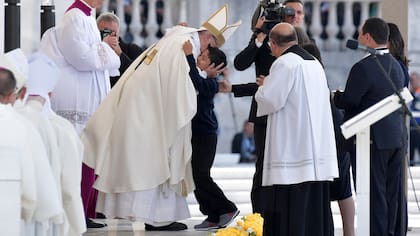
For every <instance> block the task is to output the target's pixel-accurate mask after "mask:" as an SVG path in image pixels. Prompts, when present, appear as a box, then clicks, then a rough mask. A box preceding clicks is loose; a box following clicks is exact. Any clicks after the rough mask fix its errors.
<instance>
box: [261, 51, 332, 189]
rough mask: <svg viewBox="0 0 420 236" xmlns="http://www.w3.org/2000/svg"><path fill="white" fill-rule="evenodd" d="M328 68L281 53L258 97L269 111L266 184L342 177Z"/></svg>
mask: <svg viewBox="0 0 420 236" xmlns="http://www.w3.org/2000/svg"><path fill="white" fill-rule="evenodd" d="M329 96H330V92H329V89H328V86H327V80H326V77H325V72H324V70H323V68H322V66H321V64H320V63H319V62H318V61H317V60H304V59H303V58H302V57H301V56H299V55H297V54H295V53H293V52H288V53H286V54H284V55H282V56H280V57H279V58H277V59H276V60H275V61H274V63H273V64H272V66H271V68H270V73H269V75H268V76H267V77H266V78H265V80H264V85H263V86H260V87H259V89H258V91H257V93H256V94H255V99H256V101H257V102H258V111H257V115H258V116H262V115H268V120H267V136H266V141H265V152H264V167H263V180H262V185H263V186H269V185H275V184H298V183H302V182H306V181H327V180H332V179H333V178H336V177H338V168H337V157H336V148H335V137H334V128H333V122H332V115H331V107H330V101H329Z"/></svg>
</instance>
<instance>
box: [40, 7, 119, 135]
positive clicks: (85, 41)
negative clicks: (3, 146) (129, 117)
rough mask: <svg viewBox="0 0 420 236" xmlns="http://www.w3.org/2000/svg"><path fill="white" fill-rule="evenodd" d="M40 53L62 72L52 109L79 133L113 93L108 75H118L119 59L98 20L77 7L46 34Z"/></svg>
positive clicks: (52, 100) (68, 12)
mask: <svg viewBox="0 0 420 236" xmlns="http://www.w3.org/2000/svg"><path fill="white" fill-rule="evenodd" d="M39 50H40V51H41V52H43V53H45V54H46V55H48V56H49V57H50V58H51V59H52V60H53V61H54V62H55V63H56V64H57V65H58V67H59V68H60V70H61V72H62V78H61V79H60V81H59V82H58V84H57V86H56V88H55V90H54V91H53V95H52V97H51V105H52V109H53V110H54V111H55V112H56V113H57V114H58V115H60V116H62V117H64V118H66V119H67V120H69V121H70V122H71V123H72V124H73V125H74V127H75V128H76V130H77V133H78V134H80V133H81V131H82V130H83V128H84V126H85V124H86V122H87V121H88V119H89V118H90V117H91V115H92V114H93V112H94V111H95V110H96V108H97V107H98V105H99V103H100V102H101V101H102V100H103V99H104V97H105V96H106V95H107V93H108V92H109V90H110V82H109V75H110V74H111V75H113V76H115V75H118V74H119V72H118V68H119V67H120V58H119V57H118V56H117V54H116V53H115V52H114V51H113V50H112V49H111V47H109V46H108V44H106V43H104V42H102V41H101V38H100V33H99V30H98V27H97V25H96V21H95V19H94V18H93V17H91V16H87V15H86V14H85V13H83V12H82V11H81V10H79V9H77V8H74V9H71V10H69V11H67V12H66V13H65V14H64V16H63V18H62V20H61V22H59V23H58V24H57V26H55V27H54V28H51V29H49V30H48V31H47V32H45V33H44V35H43V38H42V39H41V43H40V48H39Z"/></svg>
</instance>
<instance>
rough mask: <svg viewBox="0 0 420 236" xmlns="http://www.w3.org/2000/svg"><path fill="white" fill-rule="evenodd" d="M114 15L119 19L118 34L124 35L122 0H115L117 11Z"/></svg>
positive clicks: (125, 27)
mask: <svg viewBox="0 0 420 236" xmlns="http://www.w3.org/2000/svg"><path fill="white" fill-rule="evenodd" d="M115 15H117V16H118V18H119V19H120V36H121V37H122V36H124V33H125V30H126V29H127V25H126V24H125V22H124V0H117V12H115Z"/></svg>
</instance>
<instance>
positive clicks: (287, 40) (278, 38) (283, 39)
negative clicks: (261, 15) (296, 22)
mask: <svg viewBox="0 0 420 236" xmlns="http://www.w3.org/2000/svg"><path fill="white" fill-rule="evenodd" d="M269 37H270V46H271V52H272V54H273V55H274V56H276V57H279V56H280V55H281V54H282V53H283V52H284V50H286V49H287V48H289V47H290V46H292V45H295V44H297V42H298V41H297V35H296V31H295V28H294V27H293V26H292V25H291V24H289V23H284V22H282V23H278V24H277V25H275V26H274V27H273V29H271V31H270V36H269Z"/></svg>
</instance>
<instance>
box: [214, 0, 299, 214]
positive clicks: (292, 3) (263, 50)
mask: <svg viewBox="0 0 420 236" xmlns="http://www.w3.org/2000/svg"><path fill="white" fill-rule="evenodd" d="M303 19H304V13H303V3H302V1H300V0H286V1H284V3H283V4H281V3H279V2H278V1H277V0H261V1H260V4H259V5H258V6H257V8H256V10H255V13H254V16H253V19H252V30H253V34H252V36H251V39H250V41H249V44H248V46H247V47H246V48H245V49H243V50H242V51H241V52H240V53H239V54H238V55H237V56H236V57H235V60H234V66H235V68H236V69H237V70H239V71H243V70H246V69H247V68H249V67H250V66H251V65H252V63H254V64H255V75H256V78H257V82H258V81H259V80H263V79H264V77H265V76H266V75H268V73H269V71H270V67H271V64H272V63H273V62H274V60H275V59H276V58H275V57H274V56H273V55H272V54H271V51H270V47H269V45H268V37H267V34H268V33H269V32H270V30H271V28H272V27H274V25H276V24H277V23H280V22H287V23H289V24H292V25H293V26H299V25H301V24H302V23H303ZM257 82H255V83H247V84H236V85H231V84H230V83H229V82H228V81H226V80H222V81H220V84H219V91H221V92H233V94H234V96H235V97H243V96H254V94H255V93H256V91H257V89H258V84H257ZM256 113H257V103H256V101H255V98H253V99H252V103H251V109H250V113H249V118H248V119H249V121H250V122H253V123H254V140H255V154H256V156H257V161H256V163H255V174H254V177H253V184H252V189H251V202H252V210H253V212H258V213H263V210H264V207H263V204H264V199H262V196H261V192H262V191H264V189H266V188H262V187H261V183H262V170H263V163H264V147H265V136H266V127H267V116H262V117H257V116H256Z"/></svg>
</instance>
